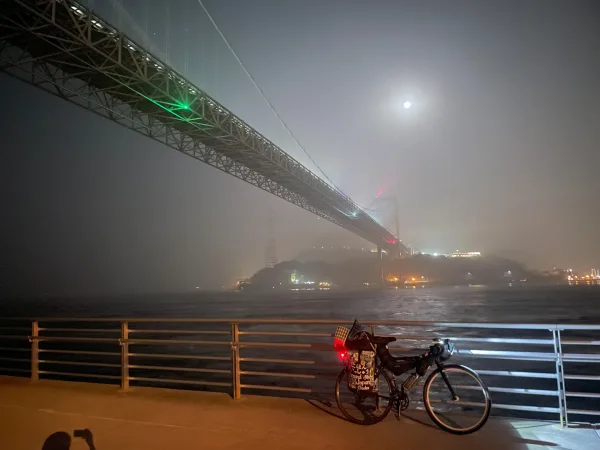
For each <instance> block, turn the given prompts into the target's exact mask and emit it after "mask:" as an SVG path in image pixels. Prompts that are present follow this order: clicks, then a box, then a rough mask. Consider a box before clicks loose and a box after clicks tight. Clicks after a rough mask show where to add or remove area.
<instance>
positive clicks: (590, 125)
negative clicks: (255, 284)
mask: <svg viewBox="0 0 600 450" xmlns="http://www.w3.org/2000/svg"><path fill="white" fill-rule="evenodd" d="M85 3H86V4H88V5H91V6H92V7H94V8H95V9H96V10H97V11H98V12H99V13H100V14H101V15H102V16H104V17H105V18H106V19H107V20H108V21H109V22H111V23H113V24H115V25H118V24H120V26H121V27H123V28H124V29H125V30H126V31H127V32H128V33H129V34H130V35H131V36H132V37H133V39H134V40H136V41H138V42H139V43H140V44H142V45H144V44H146V45H148V46H151V47H152V49H153V50H154V51H155V52H156V53H157V54H159V55H160V56H161V57H162V58H165V59H168V61H169V63H170V64H171V65H172V66H174V67H175V68H176V69H177V70H179V71H180V72H181V73H183V74H185V75H186V76H187V77H188V78H189V79H190V80H191V81H192V82H194V83H195V84H196V85H197V86H199V87H200V88H202V89H204V90H205V91H206V92H207V93H209V94H210V95H212V96H213V97H215V98H216V99H217V100H219V101H220V102H221V103H223V104H224V105H225V106H227V107H228V108H229V109H231V110H232V111H234V112H235V113H236V114H238V115H239V116H240V117H241V118H242V119H244V120H246V121H247V122H248V123H249V124H250V125H252V126H254V127H255V128H257V129H258V130H259V131H261V132H262V133H263V134H265V135H266V136H268V137H269V138H270V139H272V140H273V141H275V142H276V143H277V144H278V145H280V146H281V147H282V148H283V149H284V150H286V151H287V152H288V153H290V154H291V155H292V156H294V157H295V158H297V159H298V160H300V161H301V162H303V163H304V164H306V165H307V166H308V167H309V168H311V169H312V170H314V171H315V172H317V173H318V171H317V169H316V168H315V167H314V166H313V165H312V164H311V163H310V161H309V159H308V158H307V157H306V155H304V154H303V152H302V150H301V149H300V148H298V147H297V146H296V145H295V143H294V142H293V140H292V139H291V138H290V137H289V136H288V135H287V133H286V131H285V130H284V128H283V127H282V126H281V125H280V124H279V122H278V120H277V118H276V117H275V116H274V115H273V113H272V112H271V111H270V109H269V107H268V106H267V105H266V104H265V103H264V101H263V100H262V99H261V97H260V95H259V94H258V92H256V90H255V89H254V87H253V86H252V84H251V82H250V80H249V79H248V78H247V77H246V75H245V74H244V72H243V71H242V69H241V68H240V67H239V65H237V63H236V61H235V59H234V57H233V56H232V55H231V53H230V52H229V51H228V50H227V48H226V46H225V44H224V43H223V42H222V40H220V37H219V36H218V34H217V33H216V31H215V30H214V28H213V27H212V25H211V24H210V22H209V21H208V19H207V17H206V15H205V14H204V13H203V12H202V9H201V8H200V5H199V4H198V2H197V1H195V0H179V1H177V2H168V1H166V0H152V1H149V0H136V1H134V0H122V1H121V2H118V1H116V0H115V1H108V0H107V1H100V0H95V1H91V0H90V1H87V2H85ZM119 3H120V4H121V5H123V10H120V9H119V8H117V7H115V5H118V4H119ZM167 5H169V6H168V7H167ZM205 5H206V7H207V8H208V10H209V11H210V12H211V14H212V15H213V18H214V19H215V21H216V22H217V24H218V25H219V26H220V28H221V31H222V32H223V33H224V34H225V36H226V37H227V38H228V39H229V41H230V43H231V45H232V46H233V48H234V49H235V50H236V52H237V53H238V55H239V56H240V58H241V59H242V60H243V61H244V63H245V64H246V67H247V69H248V70H249V71H250V73H252V75H253V76H254V78H255V79H256V81H257V82H258V84H259V85H260V86H261V88H262V89H263V90H264V92H265V94H266V95H267V97H268V98H269V100H270V101H271V102H272V103H273V104H274V105H275V107H276V108H277V109H278V111H279V112H280V114H281V115H282V117H283V118H284V119H285V121H286V122H287V123H288V125H289V126H290V128H291V129H292V130H293V132H294V133H295V135H296V136H297V137H298V139H299V140H300V142H301V143H302V145H303V146H304V147H305V148H306V149H307V150H308V152H309V153H310V154H311V155H312V156H313V158H314V159H315V160H316V161H317V162H318V164H319V165H320V167H321V168H322V169H323V170H324V171H325V172H326V173H327V175H328V176H329V177H330V178H331V179H332V180H333V182H334V183H335V184H336V185H337V186H338V187H340V188H341V189H342V190H343V191H344V192H345V193H347V194H348V195H350V196H351V197H352V198H353V199H355V200H356V201H357V202H358V203H360V204H362V205H364V206H368V205H369V204H370V203H371V202H372V200H373V198H374V196H375V194H376V193H377V192H378V191H379V190H383V192H384V195H398V198H399V202H400V207H401V210H402V212H401V218H400V228H401V236H400V237H401V239H402V240H403V242H404V243H407V244H408V243H411V244H413V245H414V246H415V247H416V248H417V249H422V250H425V251H430V252H434V251H435V252H452V251H454V250H457V249H460V250H462V251H482V252H485V253H496V254H501V255H506V256H509V257H512V258H515V259H517V260H520V261H522V262H524V263H526V264H527V265H528V266H530V267H534V268H551V267H552V266H553V265H556V266H561V267H572V268H574V269H582V270H583V269H589V268H590V267H598V266H600V236H599V224H600V212H599V208H598V203H599V202H598V199H599V198H600V175H599V170H600V151H599V148H598V146H599V143H600V126H599V125H598V124H600V53H599V52H598V49H599V48H600V27H599V26H598V24H599V23H600V4H599V3H598V2H597V1H594V0H590V1H575V0H574V1H553V2H550V1H503V2H491V1H487V2H482V1H400V0H396V1H389V2H385V1H375V0H372V1H368V2H366V1H360V2H358V1H348V0H345V1H329V0H320V1H313V0H305V1H302V2H299V1H291V0H272V1H267V0H253V1H234V0H206V1H205ZM165 18H168V25H166V19H165ZM0 98H1V99H2V104H1V111H2V116H1V118H2V120H1V121H0V180H1V181H0V183H1V184H0V202H1V205H2V214H1V216H0V217H1V221H0V226H1V234H0V236H1V237H0V285H3V286H4V288H5V289H6V288H7V286H8V288H9V290H10V291H11V292H18V293H24V294H31V293H33V294H38V293H50V294H55V295H62V294H77V293H102V292H151V291H154V292H164V291H185V290H190V289H194V288H195V287H196V286H200V287H203V288H216V287H221V286H222V285H225V284H230V283H231V282H232V281H233V280H234V279H235V278H236V277H241V276H249V275H251V274H252V273H253V272H254V271H256V270H257V269H259V268H260V267H262V266H263V265H264V262H265V248H266V244H267V222H268V220H267V219H268V217H269V211H272V216H273V218H274V223H275V227H276V237H277V252H278V257H279V259H280V260H282V259H289V258H293V257H294V256H295V255H296V254H297V253H298V252H299V251H301V250H302V249H304V248H307V247H312V246H313V245H317V244H321V243H325V242H326V243H328V244H330V245H358V246H360V245H363V244H364V245H365V247H370V244H366V243H364V242H363V241H360V240H359V239H357V238H354V237H353V236H352V235H350V234H348V233H347V232H345V231H344V230H342V229H339V228H337V227H335V226H333V225H331V224H328V223H325V221H323V220H317V218H316V217H314V216H312V215H311V214H310V213H308V212H305V211H303V210H301V209H299V208H297V207H295V206H292V205H289V204H287V203H285V202H284V201H283V200H280V199H277V198H275V197H273V196H270V195H269V194H267V193H264V192H262V191H260V190H258V189H256V188H253V187H251V186H249V185H247V184H245V183H243V182H242V181H239V180H237V179H235V178H233V177H231V176H229V175H226V174H223V173H221V172H219V171H217V170H215V169H213V168H211V167H209V166H206V165H204V164H202V163H200V162H198V161H195V160H193V159H191V158H188V157H186V156H184V155H182V154H179V153H177V152H175V151H173V150H171V149H169V148H166V147H163V146H161V145H160V144H158V143H156V142H153V141H151V140H149V139H146V138H143V137H141V136H138V135H136V134H134V133H132V132H130V131H128V130H126V129H124V128H121V127H120V126H118V125H116V124H113V123H111V122H109V121H106V120H103V119H101V118H99V117H97V116H95V115H93V114H91V113H88V112H86V111H84V110H82V109H80V108H78V107H75V106H73V105H70V104H68V103H66V102H64V101H63V100H60V99H57V98H54V97H52V96H49V95H47V94H45V93H43V92H41V91H38V90H36V89H35V88H32V87H30V86H28V85H26V84H23V83H20V82H18V81H14V80H12V79H10V78H8V77H7V76H5V75H0ZM406 100H409V101H411V102H412V104H413V106H412V107H411V108H410V109H404V108H403V107H402V104H403V103H404V102H405V101H406ZM377 214H379V215H378V216H377V217H379V218H380V220H381V221H382V223H384V225H386V226H390V225H391V222H390V221H389V215H387V214H386V213H385V212H384V213H377Z"/></svg>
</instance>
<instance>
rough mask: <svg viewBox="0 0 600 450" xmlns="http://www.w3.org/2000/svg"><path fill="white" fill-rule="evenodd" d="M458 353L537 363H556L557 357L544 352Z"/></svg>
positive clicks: (488, 351) (469, 351)
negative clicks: (528, 360)
mask: <svg viewBox="0 0 600 450" xmlns="http://www.w3.org/2000/svg"><path fill="white" fill-rule="evenodd" d="M458 353H459V354H460V355H461V356H463V355H474V356H479V357H484V358H487V357H508V358H509V359H513V358H515V359H520V358H524V359H532V360H537V361H554V360H555V359H556V358H557V356H556V354H555V353H543V352H514V351H504V350H475V349H473V350H465V349H459V350H458Z"/></svg>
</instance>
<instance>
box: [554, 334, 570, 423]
mask: <svg viewBox="0 0 600 450" xmlns="http://www.w3.org/2000/svg"><path fill="white" fill-rule="evenodd" d="M556 338H557V342H558V361H559V363H560V384H561V386H562V390H561V393H562V401H563V407H564V416H565V425H564V426H565V427H568V426H569V411H568V407H567V385H566V383H565V366H564V364H563V351H562V342H561V338H560V329H558V330H556Z"/></svg>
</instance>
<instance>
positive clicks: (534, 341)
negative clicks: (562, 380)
mask: <svg viewBox="0 0 600 450" xmlns="http://www.w3.org/2000/svg"><path fill="white" fill-rule="evenodd" d="M447 339H450V340H451V341H462V342H486V343H490V344H496V343H497V344H533V345H554V341H553V340H552V339H520V338H519V339H517V338H484V337H479V338H478V337H464V338H463V337H450V338H447Z"/></svg>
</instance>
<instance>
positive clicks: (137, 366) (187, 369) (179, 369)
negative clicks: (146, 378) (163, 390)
mask: <svg viewBox="0 0 600 450" xmlns="http://www.w3.org/2000/svg"><path fill="white" fill-rule="evenodd" d="M129 368H130V369H148V370H173V371H176V372H198V373H231V370H226V369H197V368H195V367H165V366H145V365H140V364H129Z"/></svg>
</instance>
